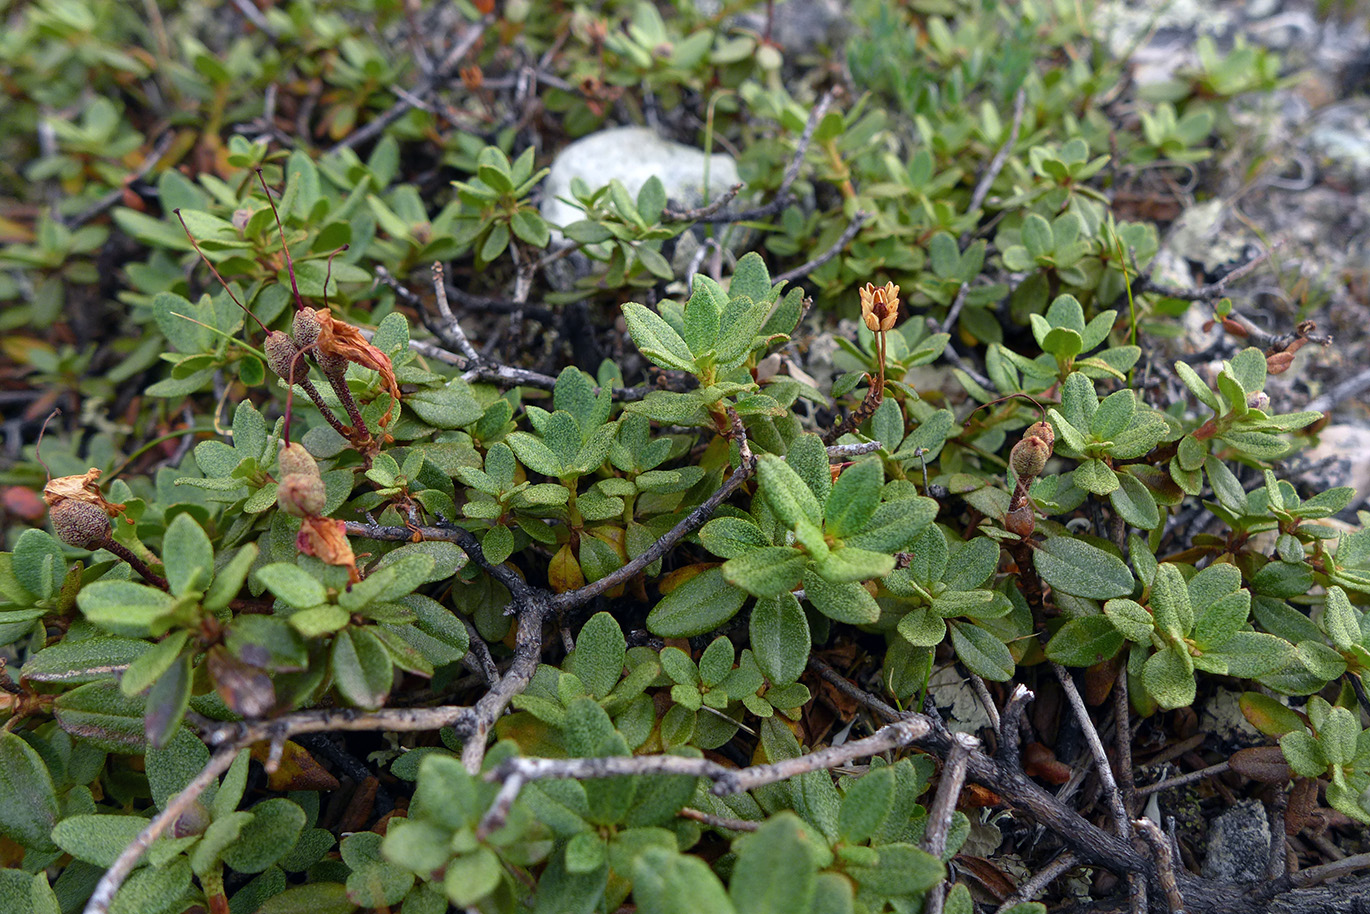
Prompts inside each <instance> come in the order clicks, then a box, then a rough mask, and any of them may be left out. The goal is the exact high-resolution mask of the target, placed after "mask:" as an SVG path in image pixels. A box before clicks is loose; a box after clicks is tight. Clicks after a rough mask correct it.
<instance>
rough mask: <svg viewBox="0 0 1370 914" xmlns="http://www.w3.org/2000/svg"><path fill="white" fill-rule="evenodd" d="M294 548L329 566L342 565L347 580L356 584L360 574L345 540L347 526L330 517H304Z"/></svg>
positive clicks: (349, 546)
mask: <svg viewBox="0 0 1370 914" xmlns="http://www.w3.org/2000/svg"><path fill="white" fill-rule="evenodd" d="M295 548H296V549H299V550H300V551H301V552H303V553H304V554H305V555H312V556H314V557H315V558H317V559H319V560H320V561H322V562H325V563H327V564H329V565H342V566H343V567H345V568H346V569H347V577H348V580H349V581H350V582H351V583H353V584H356V583H357V582H358V581H360V580H361V579H362V578H361V574H359V573H358V571H357V556H356V554H355V553H354V552H353V551H352V543H351V542H350V541H348V539H347V524H345V523H343V522H342V521H340V520H334V519H333V518H331V517H305V518H303V522H302V523H301V524H300V532H299V534H298V535H297V536H296V537H295Z"/></svg>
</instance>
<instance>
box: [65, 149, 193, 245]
mask: <svg viewBox="0 0 1370 914" xmlns="http://www.w3.org/2000/svg"><path fill="white" fill-rule="evenodd" d="M175 140H176V133H175V131H172V130H168V131H167V132H166V133H164V134H162V136H161V137H160V138H159V139H158V140H157V143H156V145H154V146H153V147H152V151H151V152H149V153H148V154H147V157H146V158H144V159H143V161H142V162H141V163H139V165H138V167H137V168H135V169H134V170H133V171H132V172H130V173H129V175H128V177H126V178H124V183H123V186H122V187H116V188H115V189H114V190H112V191H110V192H109V193H107V194H105V195H104V196H103V197H101V198H100V199H99V200H96V201H95V202H94V203H92V204H91V205H90V206H88V207H86V208H85V209H83V210H81V212H79V213H77V214H76V215H75V216H72V217H71V218H70V219H68V220H67V223H66V225H67V228H76V227H77V226H80V225H85V224H86V223H87V222H89V221H90V220H92V219H94V218H95V217H96V216H98V215H100V214H101V213H103V212H105V211H106V210H109V209H112V208H113V207H114V206H116V205H118V203H119V201H120V200H122V199H124V190H125V189H126V188H127V187H128V186H129V185H130V184H132V183H133V182H134V181H141V180H142V179H143V178H145V177H146V176H147V174H148V172H150V171H152V169H153V168H155V167H156V166H157V163H158V162H160V161H161V160H162V156H164V155H166V154H167V150H169V149H170V148H171V144H172V143H173V142H175Z"/></svg>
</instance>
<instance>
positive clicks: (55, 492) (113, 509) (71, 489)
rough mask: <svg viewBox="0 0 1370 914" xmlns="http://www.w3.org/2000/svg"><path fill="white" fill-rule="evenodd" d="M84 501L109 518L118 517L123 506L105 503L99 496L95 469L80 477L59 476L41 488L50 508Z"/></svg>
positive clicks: (97, 477) (97, 473) (96, 470)
mask: <svg viewBox="0 0 1370 914" xmlns="http://www.w3.org/2000/svg"><path fill="white" fill-rule="evenodd" d="M68 499H70V500H72V501H84V502H88V503H90V504H92V505H95V506H97V507H98V508H100V510H102V511H104V512H105V513H106V514H108V515H109V516H110V517H118V516H119V515H120V514H122V513H123V511H124V506H123V505H119V504H114V503H113V502H110V501H106V500H105V496H103V495H101V494H100V471H99V470H98V469H96V468H95V467H91V468H90V469H89V470H86V472H85V473H83V474H81V475H80V476H59V477H57V478H56V479H49V480H48V484H47V485H45V486H43V501H45V502H47V503H48V507H49V508H51V507H53V506H54V505H57V504H59V503H60V502H64V501H66V500H68Z"/></svg>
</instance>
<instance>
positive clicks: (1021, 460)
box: [1008, 435, 1051, 479]
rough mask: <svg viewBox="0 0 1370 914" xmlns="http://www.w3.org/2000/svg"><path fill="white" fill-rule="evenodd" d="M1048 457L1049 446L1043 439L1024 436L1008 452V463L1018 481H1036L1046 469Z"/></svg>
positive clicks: (1049, 455)
mask: <svg viewBox="0 0 1370 914" xmlns="http://www.w3.org/2000/svg"><path fill="white" fill-rule="evenodd" d="M1050 457H1051V445H1050V444H1048V443H1047V442H1046V440H1045V439H1043V438H1039V437H1037V436H1035V435H1033V436H1026V435H1025V436H1024V437H1023V439H1022V440H1021V441H1019V442H1018V443H1017V444H1015V445H1014V446H1013V450H1011V451H1009V454H1008V462H1009V466H1011V467H1013V472H1014V474H1016V475H1017V477H1018V478H1019V479H1036V478H1037V477H1038V476H1039V475H1041V472H1042V470H1043V469H1045V468H1046V465H1047V460H1048V459H1049V458H1050Z"/></svg>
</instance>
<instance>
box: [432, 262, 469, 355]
mask: <svg viewBox="0 0 1370 914" xmlns="http://www.w3.org/2000/svg"><path fill="white" fill-rule="evenodd" d="M433 297H434V301H435V302H436V303H437V306H438V316H439V317H441V318H442V327H443V328H444V330H445V334H444V335H442V336H439V339H441V340H442V341H443V344H444V345H451V346H456V349H457V351H458V352H460V353H461V354H462V355H464V356H466V357H467V358H468V359H470V360H471V361H473V362H474V361H479V359H480V356H479V354H477V352H476V347H475V346H472V345H471V341H470V340H469V339H467V338H466V332H465V331H464V330H462V329H461V322H460V321H458V320H457V317H456V315H455V314H453V313H452V308H451V306H450V305H448V303H447V283H446V282H445V281H444V278H443V272H442V263H441V262H440V261H437V260H435V261H433Z"/></svg>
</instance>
